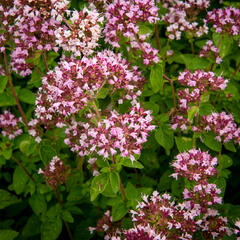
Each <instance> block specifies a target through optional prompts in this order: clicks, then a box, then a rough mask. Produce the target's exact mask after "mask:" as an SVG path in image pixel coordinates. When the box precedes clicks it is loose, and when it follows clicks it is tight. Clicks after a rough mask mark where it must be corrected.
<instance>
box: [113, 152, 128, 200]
mask: <svg viewBox="0 0 240 240" xmlns="http://www.w3.org/2000/svg"><path fill="white" fill-rule="evenodd" d="M112 160H113V163H114V165H116V164H117V162H116V158H115V155H112ZM118 176H119V181H120V191H121V194H122V197H123V200H124V201H127V196H126V192H125V189H124V186H123V184H122V180H121V177H120V174H118Z"/></svg>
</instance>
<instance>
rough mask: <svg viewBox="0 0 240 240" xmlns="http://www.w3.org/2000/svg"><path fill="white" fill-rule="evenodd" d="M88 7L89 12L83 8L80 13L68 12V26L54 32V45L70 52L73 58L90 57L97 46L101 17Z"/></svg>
mask: <svg viewBox="0 0 240 240" xmlns="http://www.w3.org/2000/svg"><path fill="white" fill-rule="evenodd" d="M90 7H91V8H92V9H91V10H89V9H88V8H86V7H84V9H83V10H82V11H81V12H78V11H77V10H75V11H72V12H69V15H70V16H69V20H70V22H69V25H68V26H66V25H63V26H60V27H58V28H57V29H56V30H55V32H54V34H55V36H56V44H57V45H58V46H60V47H62V48H63V50H64V51H70V52H72V53H73V55H74V56H81V55H82V54H83V55H90V54H92V53H93V52H94V51H93V49H94V48H96V47H97V46H98V43H97V42H98V40H99V38H100V36H101V27H100V24H101V23H102V22H103V17H101V16H100V14H99V13H98V12H97V11H96V10H95V9H93V7H92V5H91V6H90Z"/></svg>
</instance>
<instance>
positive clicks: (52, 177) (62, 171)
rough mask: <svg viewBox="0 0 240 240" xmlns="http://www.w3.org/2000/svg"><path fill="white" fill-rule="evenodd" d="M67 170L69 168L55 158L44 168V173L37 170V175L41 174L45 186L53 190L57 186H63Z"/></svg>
mask: <svg viewBox="0 0 240 240" xmlns="http://www.w3.org/2000/svg"><path fill="white" fill-rule="evenodd" d="M68 170H69V166H68V165H65V164H64V162H63V161H60V159H59V157H57V156H55V157H53V158H52V160H51V161H50V162H49V164H48V165H47V166H46V167H45V169H44V171H43V170H42V169H41V168H40V169H39V170H38V174H43V175H44V178H45V180H46V182H47V184H48V185H49V186H50V187H51V188H52V189H54V188H56V187H57V186H58V185H59V184H65V182H66V177H67V175H68Z"/></svg>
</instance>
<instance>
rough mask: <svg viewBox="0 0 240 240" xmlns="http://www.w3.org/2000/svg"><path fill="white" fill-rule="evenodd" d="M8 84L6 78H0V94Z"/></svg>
mask: <svg viewBox="0 0 240 240" xmlns="http://www.w3.org/2000/svg"><path fill="white" fill-rule="evenodd" d="M7 83H8V77H7V76H0V93H3V92H4V90H5V88H6V86H7Z"/></svg>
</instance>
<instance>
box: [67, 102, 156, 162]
mask: <svg viewBox="0 0 240 240" xmlns="http://www.w3.org/2000/svg"><path fill="white" fill-rule="evenodd" d="M90 117H91V118H92V116H91V114H90ZM151 121H152V118H151V116H150V111H145V110H144V109H143V108H141V107H140V105H139V104H137V105H136V106H134V107H132V108H131V109H130V113H125V114H119V113H118V112H116V111H111V112H110V116H108V117H106V118H105V119H103V120H102V122H98V125H97V126H94V124H93V123H91V122H89V123H83V122H75V121H72V123H71V125H70V126H69V127H68V128H67V129H66V139H65V143H66V144H67V145H69V146H70V148H71V150H72V151H76V152H78V154H79V155H80V156H86V155H90V154H93V153H95V154H97V155H99V156H103V157H104V158H108V157H110V156H114V155H115V154H117V153H118V151H119V153H120V154H121V156H122V157H129V158H130V159H131V160H132V161H134V160H135V157H134V154H137V155H139V154H140V153H141V149H142V144H143V143H144V142H146V141H147V136H148V133H149V132H150V131H151V130H153V129H154V126H153V125H152V124H151Z"/></svg>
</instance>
